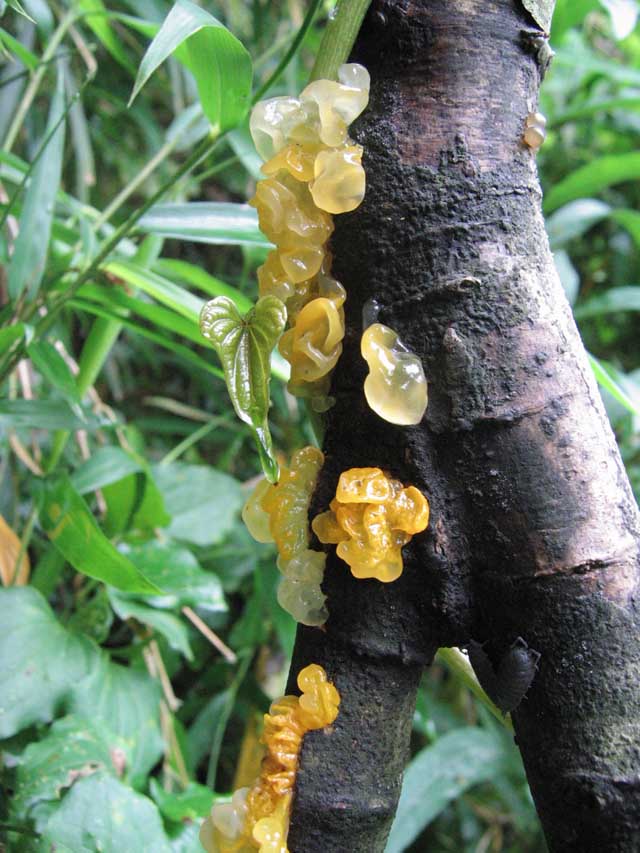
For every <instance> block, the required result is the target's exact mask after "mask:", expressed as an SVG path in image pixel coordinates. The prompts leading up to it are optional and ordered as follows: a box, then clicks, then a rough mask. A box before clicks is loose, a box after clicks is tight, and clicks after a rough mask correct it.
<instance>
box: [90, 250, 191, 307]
mask: <svg viewBox="0 0 640 853" xmlns="http://www.w3.org/2000/svg"><path fill="white" fill-rule="evenodd" d="M104 269H105V270H106V272H108V273H109V274H110V275H114V276H116V277H117V278H121V279H122V280H123V281H126V282H127V284H131V285H132V286H133V287H137V288H139V289H140V290H142V291H144V292H145V293H148V294H149V296H153V298H154V299H157V300H158V302H161V303H162V304H163V305H166V306H167V307H168V308H172V309H173V310H174V311H175V312H176V313H177V314H180V315H181V316H183V317H186V318H187V319H188V320H193V321H195V322H197V321H198V316H199V314H200V311H201V310H202V300H201V299H198V298H197V297H196V296H193V295H192V294H191V293H189V291H188V290H185V289H184V288H183V287H180V285H178V284H174V283H173V282H172V281H169V280H168V279H166V278H162V276H160V275H158V274H157V273H153V272H150V271H149V270H147V269H145V268H144V267H140V266H137V265H136V264H133V263H130V262H129V261H110V262H109V263H108V264H105V266H104Z"/></svg>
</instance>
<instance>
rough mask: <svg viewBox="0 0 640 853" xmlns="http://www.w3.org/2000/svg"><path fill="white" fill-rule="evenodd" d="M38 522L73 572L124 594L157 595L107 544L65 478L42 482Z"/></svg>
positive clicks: (149, 583)
mask: <svg viewBox="0 0 640 853" xmlns="http://www.w3.org/2000/svg"><path fill="white" fill-rule="evenodd" d="M40 522H41V524H42V526H43V528H44V529H45V531H46V532H47V534H48V536H49V538H50V539H51V541H52V542H53V543H54V545H55V546H56V547H57V548H58V550H59V551H60V552H61V553H62V555H63V556H64V557H65V558H66V559H67V560H68V561H69V562H70V563H71V565H72V566H73V567H74V569H76V571H78V572H82V573H83V574H85V575H88V576H89V577H92V578H96V579H97V580H100V581H104V582H105V583H108V584H110V585H111V586H115V587H116V588H117V589H121V590H123V591H124V592H143V593H144V592H148V593H158V592H160V590H159V589H158V587H157V586H155V584H152V583H151V582H150V581H149V580H147V578H145V576H144V575H143V574H142V572H141V571H140V570H139V569H137V568H136V566H134V564H133V563H132V562H131V560H129V559H128V558H127V557H125V556H124V554H121V553H120V552H119V551H118V550H116V548H115V547H114V546H113V545H112V544H111V542H109V540H108V539H107V537H106V536H105V535H104V533H103V532H102V530H100V528H99V527H98V524H97V522H96V520H95V518H94V517H93V515H92V514H91V512H90V510H89V507H88V506H87V505H86V503H85V502H84V501H83V499H82V498H81V497H80V495H79V494H78V493H77V492H76V490H75V489H74V488H73V486H72V485H71V480H70V479H69V477H67V476H66V475H65V476H62V477H59V478H57V479H56V480H55V481H53V482H47V483H45V487H44V490H43V492H42V496H41V501H40Z"/></svg>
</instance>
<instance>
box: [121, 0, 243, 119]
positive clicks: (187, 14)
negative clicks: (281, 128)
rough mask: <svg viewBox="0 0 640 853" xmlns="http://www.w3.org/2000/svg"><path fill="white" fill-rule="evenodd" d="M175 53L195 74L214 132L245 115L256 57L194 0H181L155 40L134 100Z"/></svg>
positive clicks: (202, 101) (204, 108)
mask: <svg viewBox="0 0 640 853" xmlns="http://www.w3.org/2000/svg"><path fill="white" fill-rule="evenodd" d="M171 54H175V56H176V58H177V59H178V60H179V61H180V62H182V64H183V65H185V66H186V67H187V68H188V69H189V71H191V73H192V74H193V76H194V78H195V81H196V85H197V87H198V95H199V97H200V103H201V104H202V110H203V112H204V114H205V115H206V117H207V118H208V119H209V121H210V123H211V127H212V129H213V131H214V132H217V133H220V132H223V131H225V130H229V129H230V128H232V127H235V126H236V125H237V124H239V123H240V121H242V119H243V117H244V116H245V114H246V113H247V110H248V109H249V105H250V93H251V78H252V69H251V58H250V56H249V54H248V53H247V51H246V50H245V48H244V47H243V45H242V44H241V43H240V42H239V41H238V39H237V38H236V37H235V36H234V35H233V34H232V33H230V32H229V30H228V29H227V28H226V27H225V26H224V25H223V24H221V23H220V21H218V20H217V19H216V18H214V17H213V16H212V15H210V14H209V13H208V12H206V11H205V10H204V9H201V8H200V7H199V6H196V5H195V4H194V3H191V2H190V1H189V0H177V2H176V3H175V4H174V6H173V7H172V9H171V11H170V12H169V14H168V15H167V17H166V18H165V20H164V23H163V24H162V27H161V28H160V31H159V32H158V34H157V35H156V37H155V38H154V39H153V41H152V42H151V44H150V45H149V48H148V49H147V52H146V53H145V55H144V56H143V58H142V62H141V63H140V69H139V71H138V76H137V78H136V82H135V85H134V87H133V92H132V94H131V99H130V101H129V103H131V101H133V99H134V98H135V97H136V95H137V94H138V92H139V91H140V89H141V88H142V87H143V86H144V84H145V83H146V82H147V80H148V79H149V77H150V76H151V75H152V74H153V72H154V71H155V70H156V68H158V66H159V65H161V64H162V63H163V62H164V61H165V59H167V58H168V57H169V56H171Z"/></svg>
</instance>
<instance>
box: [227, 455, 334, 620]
mask: <svg viewBox="0 0 640 853" xmlns="http://www.w3.org/2000/svg"><path fill="white" fill-rule="evenodd" d="M323 462H324V456H323V454H322V451H320V450H318V449H317V448H315V447H304V448H303V449H302V450H298V451H297V452H296V453H294V454H293V456H292V458H291V465H290V466H289V467H288V468H284V467H283V468H281V472H280V480H279V481H278V483H277V484H276V485H270V484H269V483H268V482H267V481H266V480H261V481H260V482H259V483H258V485H257V486H256V487H255V489H254V491H253V493H252V494H251V495H250V496H249V499H248V500H247V502H246V503H245V505H244V508H243V510H242V518H243V520H244V522H245V524H246V525H247V529H248V530H249V533H250V534H251V535H252V536H253V538H254V539H256V540H257V541H258V542H275V544H276V547H277V549H278V568H279V569H280V571H281V572H282V575H283V578H282V581H281V582H280V588H279V589H278V601H279V602H280V604H281V606H282V607H283V608H284V609H285V610H287V611H288V612H289V613H291V615H292V616H293V618H294V619H295V620H296V621H297V622H302V623H303V624H305V625H323V624H324V623H325V622H326V621H327V617H328V613H327V609H326V607H325V598H326V596H325V595H324V593H323V592H322V589H321V586H320V585H321V583H322V578H323V576H324V566H325V562H326V555H325V554H323V553H322V552H320V551H312V550H311V549H310V548H309V517H308V514H309V503H310V501H311V496H312V495H313V491H314V489H315V485H316V480H317V478H318V473H319V472H320V468H321V467H322V464H323Z"/></svg>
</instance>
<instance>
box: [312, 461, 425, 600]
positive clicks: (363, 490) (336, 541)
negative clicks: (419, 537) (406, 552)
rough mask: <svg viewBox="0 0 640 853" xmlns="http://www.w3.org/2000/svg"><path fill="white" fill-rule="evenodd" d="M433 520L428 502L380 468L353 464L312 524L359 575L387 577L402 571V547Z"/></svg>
mask: <svg viewBox="0 0 640 853" xmlns="http://www.w3.org/2000/svg"><path fill="white" fill-rule="evenodd" d="M428 524H429V502H428V501H427V499H426V497H425V496H424V495H423V494H422V492H420V491H419V490H418V489H416V488H415V486H408V487H406V488H405V487H404V486H403V485H402V483H401V482H400V481H399V480H394V479H393V478H391V477H389V476H388V475H387V474H385V473H384V472H383V471H382V470H381V469H380V468H351V469H349V470H348V471H344V472H343V473H342V474H341V475H340V480H339V481H338V487H337V489H336V496H335V498H334V500H332V501H331V504H330V505H329V510H328V511H327V512H323V513H320V515H317V516H316V517H315V518H314V520H313V523H312V528H313V531H314V533H315V534H316V536H317V537H318V539H319V540H320V541H321V542H323V543H325V544H327V545H330V544H333V545H336V546H337V548H336V553H337V555H338V556H339V557H340V559H342V560H344V561H345V563H347V565H348V566H349V567H350V569H351V573H352V574H353V576H354V577H356V578H375V579H376V580H379V581H382V582H383V583H389V582H391V581H394V580H397V578H399V577H400V575H401V574H402V569H403V562H402V550H401V549H402V547H403V545H406V544H407V543H408V542H409V541H410V540H411V537H412V536H414V535H415V534H416V533H421V532H422V531H423V530H425V529H426V527H427V525H428Z"/></svg>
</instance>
